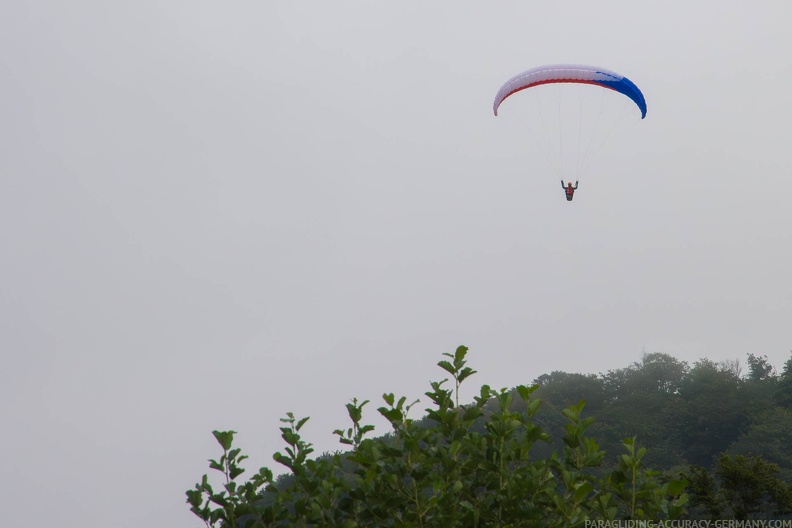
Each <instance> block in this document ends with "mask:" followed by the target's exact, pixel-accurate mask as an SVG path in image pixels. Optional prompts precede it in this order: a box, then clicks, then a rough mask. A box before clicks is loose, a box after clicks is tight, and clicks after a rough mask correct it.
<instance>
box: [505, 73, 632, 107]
mask: <svg viewBox="0 0 792 528" xmlns="http://www.w3.org/2000/svg"><path fill="white" fill-rule="evenodd" d="M552 83H577V84H593V85H596V86H601V87H603V88H609V89H611V90H614V91H617V92H619V93H621V94H624V95H626V96H627V97H629V98H630V99H632V101H633V102H634V103H635V104H636V105H637V106H638V108H639V109H640V111H641V119H643V118H645V117H646V100H645V99H644V96H643V94H642V93H641V90H640V89H638V87H637V86H636V85H635V83H634V82H632V81H631V80H630V79H628V78H627V77H625V76H624V75H621V74H618V73H616V72H614V71H611V70H606V69H605V68H597V67H594V66H584V65H582V64H551V65H546V66H539V67H537V68H531V69H530V70H526V71H524V72H522V73H520V74H518V75H515V76H514V77H512V78H511V79H509V80H508V81H506V82H505V83H504V84H503V86H501V88H500V90H498V93H497V95H496V96H495V102H493V104H492V110H493V112H495V115H498V107H499V106H500V105H501V103H502V102H503V101H504V100H505V99H506V98H507V97H509V96H510V95H512V94H514V93H516V92H519V91H520V90H525V89H527V88H532V87H534V86H539V85H542V84H552Z"/></svg>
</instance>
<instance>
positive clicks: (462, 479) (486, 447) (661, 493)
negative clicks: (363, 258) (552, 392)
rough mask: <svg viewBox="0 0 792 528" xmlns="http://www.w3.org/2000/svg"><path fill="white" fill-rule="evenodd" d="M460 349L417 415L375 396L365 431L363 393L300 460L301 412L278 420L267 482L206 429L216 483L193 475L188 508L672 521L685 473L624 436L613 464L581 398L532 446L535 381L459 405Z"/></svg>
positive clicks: (336, 522) (426, 521) (351, 519)
mask: <svg viewBox="0 0 792 528" xmlns="http://www.w3.org/2000/svg"><path fill="white" fill-rule="evenodd" d="M466 354H467V348H465V347H459V348H457V350H456V351H455V353H454V354H444V356H446V357H449V358H450V360H442V361H440V362H439V363H438V365H439V366H440V368H442V369H443V370H444V371H445V372H446V373H447V374H449V375H450V376H451V378H452V379H453V380H454V385H453V387H452V388H446V387H445V385H446V383H447V382H448V379H444V380H442V381H437V382H431V384H430V390H429V391H428V392H426V393H425V395H426V397H427V398H428V399H429V401H430V402H431V405H430V407H429V408H427V409H425V412H426V417H425V418H424V419H423V420H421V421H415V420H413V419H412V418H410V417H409V414H410V411H411V410H412V408H413V407H414V406H415V404H416V403H418V402H417V401H414V402H413V403H411V404H407V401H408V400H407V398H406V397H398V398H397V397H396V396H394V395H393V394H391V393H386V394H384V395H383V401H384V405H382V406H381V407H379V408H378V409H377V410H378V412H379V413H380V415H382V416H383V417H384V418H385V419H386V420H387V421H388V423H389V424H390V427H391V432H390V433H389V434H387V435H385V436H383V437H379V438H369V437H367V434H368V433H370V432H371V431H372V430H373V427H372V426H371V425H367V424H365V423H363V408H364V406H365V405H366V404H367V403H369V402H368V401H363V402H358V400H356V399H353V400H352V401H351V403H348V404H347V406H346V407H347V411H348V415H349V418H350V421H351V426H350V427H347V428H342V429H337V430H335V431H334V433H335V434H336V435H337V436H338V437H339V442H340V443H341V444H342V445H345V446H348V447H349V448H351V450H350V451H349V452H347V453H343V454H340V453H336V454H334V455H329V456H324V457H319V458H317V459H311V458H309V455H310V454H311V453H312V451H313V449H312V448H311V444H309V443H307V442H305V441H304V440H303V439H302V437H301V434H300V430H301V428H302V426H303V425H304V424H305V422H306V420H307V418H302V419H299V420H298V419H296V418H295V417H294V416H293V415H292V414H290V413H289V414H287V417H286V418H284V419H282V421H283V422H284V424H285V425H284V426H282V427H281V436H282V438H283V440H284V442H285V443H286V447H285V448H284V452H283V453H281V452H278V453H276V454H275V455H274V456H273V459H274V460H275V461H276V462H278V463H279V464H281V465H283V466H284V467H286V468H287V469H288V470H289V475H288V477H287V478H283V479H279V480H278V481H277V482H275V481H273V478H272V472H271V471H270V470H269V469H267V468H262V469H261V470H260V471H259V473H257V474H256V475H255V476H254V477H253V478H252V479H251V480H250V481H248V482H245V483H243V484H241V485H240V484H238V483H237V481H236V479H237V478H238V477H239V476H240V475H241V474H242V471H243V470H242V469H241V468H240V467H239V465H238V464H239V462H241V461H242V460H243V459H244V458H245V457H244V456H240V454H239V450H238V449H236V448H233V447H232V444H233V435H234V433H233V431H228V432H224V433H218V432H215V437H216V438H217V440H218V442H219V443H220V445H221V448H222V449H223V456H222V457H221V458H220V460H219V461H214V460H212V461H210V468H211V469H214V470H216V471H219V472H221V473H222V475H223V478H224V480H225V483H224V491H222V492H220V493H215V492H214V491H213V490H212V487H211V486H210V485H209V483H208V477H207V476H206V475H204V477H203V479H202V480H201V482H200V483H198V484H197V485H196V487H195V489H194V490H190V491H188V492H187V502H188V503H189V504H190V507H191V508H190V509H191V511H193V513H195V514H196V515H197V516H198V517H200V518H201V519H202V520H203V521H204V522H205V523H206V525H207V526H211V527H214V526H243V527H246V528H261V527H279V526H289V527H291V526H295V527H299V526H340V527H349V528H351V527H357V526H366V527H369V526H375V527H379V526H383V527H389V526H394V527H395V526H418V527H429V526H432V527H434V526H438V527H440V526H442V527H455V526H459V527H477V526H502V527H525V526H559V527H572V526H584V525H585V522H586V521H588V520H614V519H636V520H637V519H653V520H662V519H677V518H680V517H681V516H682V515H684V510H683V507H684V505H685V501H686V500H687V499H686V495H685V494H684V493H683V489H684V486H685V482H684V480H671V481H667V482H662V481H661V480H660V479H659V478H658V474H657V473H656V472H654V471H651V470H649V469H647V468H646V467H645V466H644V462H643V459H644V456H645V454H646V449H645V448H643V447H638V446H637V445H636V442H635V438H627V439H625V440H623V449H624V451H625V453H624V454H622V455H621V456H620V457H619V459H618V460H619V462H618V465H617V466H616V467H615V468H614V469H613V470H610V471H609V470H607V469H606V468H603V460H604V458H605V453H604V451H603V450H601V449H600V447H599V444H598V443H597V441H596V440H594V438H592V437H591V436H590V435H589V433H588V429H589V428H590V427H591V426H592V425H593V423H594V422H593V419H592V418H591V417H583V415H582V411H583V408H584V403H583V401H579V402H578V403H577V404H575V405H571V406H569V407H567V408H565V409H563V411H562V413H560V414H561V416H562V419H563V420H564V422H565V423H564V425H563V429H564V434H563V438H562V441H563V449H562V450H559V451H557V452H553V453H552V454H551V455H550V456H547V457H544V456H537V454H536V449H535V448H536V447H537V446H541V445H549V444H550V443H551V441H552V439H551V437H550V435H549V434H548V433H547V432H546V431H545V430H544V429H543V427H542V426H541V425H539V423H538V420H537V416H538V414H539V411H540V407H541V400H540V399H538V398H537V397H536V396H535V393H536V391H537V389H538V386H537V385H534V386H530V387H529V386H518V387H516V388H514V389H513V390H506V389H501V390H498V391H496V390H493V389H491V388H490V387H489V386H488V385H484V386H482V387H481V390H480V392H479V395H478V396H476V397H475V398H474V402H473V403H472V404H470V405H465V406H460V405H459V404H458V394H459V387H460V385H461V383H463V382H464V381H465V380H466V379H467V378H468V377H470V376H471V375H473V374H474V373H475V371H474V370H472V369H470V368H469V367H467V366H466Z"/></svg>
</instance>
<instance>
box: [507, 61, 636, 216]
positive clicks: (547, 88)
mask: <svg viewBox="0 0 792 528" xmlns="http://www.w3.org/2000/svg"><path fill="white" fill-rule="evenodd" d="M569 85H576V86H577V88H574V89H573V88H570V87H569ZM564 86H567V88H564ZM564 90H566V92H565V91H564ZM518 92H523V93H522V94H520V95H519V96H517V97H514V98H513V99H510V98H511V97H512V96H514V94H517V93H518ZM609 94H612V95H609ZM507 101H508V102H507ZM504 102H507V103H506V105H504V107H505V106H507V105H509V106H511V108H509V109H508V110H509V112H506V111H505V110H504V113H508V114H514V115H516V117H517V119H520V120H521V121H522V125H523V126H525V127H527V128H529V129H530V130H531V132H532V135H533V136H534V140H535V143H537V144H538V146H539V147H540V148H541V149H542V150H543V152H544V154H545V155H546V156H547V158H548V161H549V162H550V165H551V166H552V167H553V169H554V170H555V172H556V176H557V177H560V178H561V186H562V187H563V188H564V193H565V196H566V199H567V201H572V198H573V196H574V192H575V190H576V189H577V188H578V180H579V179H580V177H581V175H582V174H583V173H584V171H585V169H587V168H588V166H589V164H590V162H591V160H592V159H593V158H594V156H595V155H596V154H597V153H598V152H599V151H600V150H601V149H602V147H603V145H604V144H605V143H606V141H607V140H608V139H609V138H610V137H611V136H612V134H613V132H614V131H615V130H617V129H618V128H619V127H621V126H623V125H624V124H625V123H627V122H628V121H630V119H631V118H632V120H633V121H634V122H637V121H638V119H637V117H638V116H639V115H640V119H644V118H645V117H646V112H647V107H646V99H645V98H644V95H643V93H642V92H641V90H640V89H639V88H638V86H637V85H636V84H635V83H633V82H632V81H631V80H630V79H628V78H627V77H625V76H623V75H621V74H619V73H616V72H614V71H612V70H608V69H605V68H598V67H594V66H585V65H580V64H554V65H545V66H539V67H536V68H531V69H529V70H526V71H524V72H522V73H519V74H517V75H515V76H514V77H512V78H511V79H509V80H508V81H506V82H505V83H504V84H503V85H502V86H501V87H500V89H499V90H498V92H497V94H496V95H495V100H494V102H493V104H492V111H493V113H494V114H495V115H496V116H497V115H499V110H500V109H501V105H502V104H504ZM520 112H522V115H521V114H520ZM569 176H571V178H568V177H569ZM566 179H569V180H572V179H574V181H575V185H574V187H573V186H572V182H571V181H570V182H569V185H566V186H564V180H566ZM556 181H558V180H556Z"/></svg>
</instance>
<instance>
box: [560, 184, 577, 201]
mask: <svg viewBox="0 0 792 528" xmlns="http://www.w3.org/2000/svg"><path fill="white" fill-rule="evenodd" d="M561 188H562V189H564V194H565V195H566V199H567V202H571V201H572V198H573V197H574V196H575V191H577V188H578V182H577V181H576V182H575V186H574V187H572V182H568V183H567V186H566V187H564V180H561Z"/></svg>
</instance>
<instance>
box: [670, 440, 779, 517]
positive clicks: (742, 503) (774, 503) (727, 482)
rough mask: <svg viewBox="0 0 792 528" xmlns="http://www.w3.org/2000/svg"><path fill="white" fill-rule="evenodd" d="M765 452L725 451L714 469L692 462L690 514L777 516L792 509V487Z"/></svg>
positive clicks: (688, 473) (698, 515)
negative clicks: (779, 474) (760, 453)
mask: <svg viewBox="0 0 792 528" xmlns="http://www.w3.org/2000/svg"><path fill="white" fill-rule="evenodd" d="M777 474H778V466H777V465H775V464H771V463H768V462H766V461H765V460H764V459H763V458H762V457H761V456H756V457H745V456H742V455H737V456H734V457H732V456H729V455H726V454H721V455H720V457H718V464H717V466H716V469H715V471H714V472H712V473H711V472H708V471H707V469H706V468H703V467H701V466H691V467H690V469H689V471H688V472H687V475H686V476H687V478H688V479H689V481H690V487H689V493H690V503H691V511H690V514H691V515H693V516H695V517H697V518H708V519H737V520H750V519H777V518H780V517H781V516H784V515H788V514H790V513H792V489H790V486H789V485H788V484H787V483H785V482H783V481H782V480H780V479H779V478H778V477H777Z"/></svg>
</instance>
